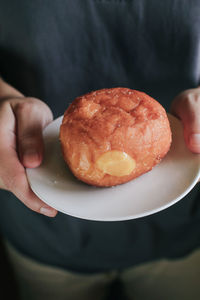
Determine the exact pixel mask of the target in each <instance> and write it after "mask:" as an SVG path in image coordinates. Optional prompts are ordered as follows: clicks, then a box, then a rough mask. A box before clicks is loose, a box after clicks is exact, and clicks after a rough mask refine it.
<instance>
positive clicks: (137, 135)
mask: <svg viewBox="0 0 200 300" xmlns="http://www.w3.org/2000/svg"><path fill="white" fill-rule="evenodd" d="M60 142H61V148H62V153H63V157H64V160H65V161H66V163H67V165H68V166H69V168H70V169H71V171H72V172H73V174H74V175H75V176H76V177H77V178H78V179H80V180H81V181H84V182H86V183H88V184H90V185H95V186H114V185H118V184H122V183H125V182H127V181H130V180H132V179H134V178H136V177H138V176H140V175H141V174H144V173H146V172H148V171H150V170H151V169H152V168H153V167H154V166H155V165H156V164H158V163H159V162H160V161H161V159H162V158H163V157H164V156H165V155H166V153H167V152H168V150H169V148H170V144H171V130H170V125H169V121H168V118H167V115H166V112H165V109H164V108H163V107H162V106H161V105H160V104H159V103H158V102H157V101H156V100H154V99H153V98H151V97H150V96H148V95H146V94H145V93H143V92H139V91H136V90H131V89H128V88H112V89H102V90H98V91H94V92H91V93H88V94H86V95H83V96H81V97H78V98H76V99H75V100H74V101H73V103H72V104H71V105H70V106H69V108H68V109H67V110H66V112H65V114H64V117H63V121H62V124H61V127H60Z"/></svg>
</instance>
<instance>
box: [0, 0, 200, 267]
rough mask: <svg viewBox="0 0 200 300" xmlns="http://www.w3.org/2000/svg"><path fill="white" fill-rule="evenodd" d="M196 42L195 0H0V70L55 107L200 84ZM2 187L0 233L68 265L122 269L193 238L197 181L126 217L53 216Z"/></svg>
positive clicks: (199, 234) (164, 99)
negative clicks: (103, 93) (168, 201)
mask: <svg viewBox="0 0 200 300" xmlns="http://www.w3.org/2000/svg"><path fill="white" fill-rule="evenodd" d="M199 47H200V1H198V0H191V1H188V0H176V1H175V0H166V1H160V0H152V1H149V0H84V1H83V0H73V1H65V0H57V1H47V0H43V1H41V0H35V1H31V0H29V1H25V0H12V1H11V0H0V73H1V75H2V77H3V78H4V79H5V80H7V81H8V82H9V83H10V84H12V85H13V86H14V87H15V88H17V89H19V90H20V91H21V92H23V93H24V94H25V95H26V96H34V97H38V98H40V99H42V100H43V101H45V102H46V103H48V105H49V106H50V107H51V109H52V110H53V113H54V116H55V117H57V116H59V115H62V114H63V112H64V110H65V109H66V108H67V106H68V104H69V103H70V102H71V101H72V100H73V99H74V98H75V97H76V96H78V95H81V94H83V93H86V92H89V91H91V90H94V89H100V88H109V87H115V86H123V87H129V88H134V89H139V90H142V91H144V92H146V93H148V94H150V95H151V96H152V97H154V98H156V99H157V100H158V101H159V102H160V103H161V104H162V105H164V107H165V108H166V109H167V110H168V108H169V105H170V102H171V101H172V99H173V98H174V97H175V96H176V95H177V94H178V93H179V92H180V91H182V90H185V89H187V88H192V87H196V86H197V85H198V84H199V79H200V48H199ZM172 175H173V174H172ZM155 184H156V183H155ZM158 189H159V186H158ZM0 197H1V209H0V230H1V234H2V236H5V237H6V238H7V239H8V240H9V241H10V242H11V243H12V244H13V245H14V246H15V247H16V248H17V249H18V250H19V251H21V252H22V253H24V254H26V255H29V256H30V257H32V258H34V259H37V260H39V261H41V262H43V263H48V264H52V265H55V266H60V267H62V268H67V269H69V270H74V271H79V272H97V271H103V270H109V269H122V268H125V267H128V266H132V265H136V264H139V263H142V262H145V261H151V260H156V259H159V258H163V257H170V258H175V257H180V256H182V255H185V254H187V253H189V252H190V251H192V250H193V249H195V248H196V247H199V243H200V199H199V191H198V187H195V188H194V189H193V190H192V192H190V193H189V195H188V196H186V197H185V198H184V199H183V200H181V201H180V202H178V203H177V204H176V205H174V206H172V207H170V208H168V209H166V210H164V211H162V212H159V213H156V214H154V215H151V216H149V217H145V218H140V219H136V220H130V221H124V222H93V221H86V220H81V219H78V218H74V217H70V216H67V215H64V214H62V213H58V215H57V217H56V218H54V219H51V218H48V217H45V216H43V215H39V214H37V213H34V212H33V211H31V210H29V209H28V208H26V207H25V206H24V205H23V204H22V203H21V202H20V201H19V200H17V199H16V198H15V197H14V196H13V195H12V194H11V193H8V192H4V191H2V192H1V193H0ZM160 197H162V191H160Z"/></svg>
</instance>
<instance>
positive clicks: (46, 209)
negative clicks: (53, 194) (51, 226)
mask: <svg viewBox="0 0 200 300" xmlns="http://www.w3.org/2000/svg"><path fill="white" fill-rule="evenodd" d="M40 213H41V214H43V215H45V216H48V217H54V216H55V214H56V212H55V210H54V209H53V208H50V207H48V206H43V207H41V208H40Z"/></svg>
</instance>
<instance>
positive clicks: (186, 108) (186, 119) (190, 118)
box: [170, 87, 200, 153]
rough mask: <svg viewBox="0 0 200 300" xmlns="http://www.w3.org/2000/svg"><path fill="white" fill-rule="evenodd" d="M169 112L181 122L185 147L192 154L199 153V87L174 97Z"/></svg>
mask: <svg viewBox="0 0 200 300" xmlns="http://www.w3.org/2000/svg"><path fill="white" fill-rule="evenodd" d="M170 112H171V113H172V114H173V115H175V116H176V117H177V118H179V119H180V120H181V121H182V124H183V130H184V138H185V143H186V145H187V147H188V148H189V149H190V151H192V152H194V153H200V87H198V88H194V89H189V90H185V91H183V92H182V93H180V94H179V95H178V96H176V97H175V99H174V100H173V102H172V104H171V109H170Z"/></svg>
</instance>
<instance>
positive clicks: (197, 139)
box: [189, 133, 200, 147]
mask: <svg viewBox="0 0 200 300" xmlns="http://www.w3.org/2000/svg"><path fill="white" fill-rule="evenodd" d="M189 142H190V145H191V146H196V147H200V133H193V134H191V135H190V139H189Z"/></svg>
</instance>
